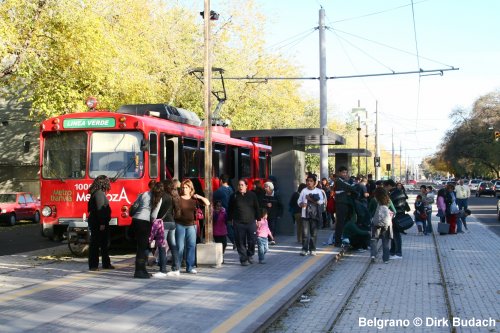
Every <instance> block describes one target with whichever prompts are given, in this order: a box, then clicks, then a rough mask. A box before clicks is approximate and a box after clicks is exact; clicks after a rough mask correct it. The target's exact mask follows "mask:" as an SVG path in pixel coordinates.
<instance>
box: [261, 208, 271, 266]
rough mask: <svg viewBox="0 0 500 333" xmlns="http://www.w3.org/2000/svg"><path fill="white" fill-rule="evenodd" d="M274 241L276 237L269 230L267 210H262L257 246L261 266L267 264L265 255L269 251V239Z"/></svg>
mask: <svg viewBox="0 0 500 333" xmlns="http://www.w3.org/2000/svg"><path fill="white" fill-rule="evenodd" d="M268 237H269V238H270V239H271V240H273V241H274V236H273V234H272V233H271V230H270V229H269V224H268V223H267V209H265V208H262V210H261V215H260V220H258V221H257V246H258V254H259V264H265V263H266V262H265V261H264V255H265V254H266V253H267V251H268V250H269V243H268V240H267V238H268Z"/></svg>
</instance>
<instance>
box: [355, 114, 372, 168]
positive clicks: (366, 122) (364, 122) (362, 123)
mask: <svg viewBox="0 0 500 333" xmlns="http://www.w3.org/2000/svg"><path fill="white" fill-rule="evenodd" d="M369 124H370V122H369V121H368V114H367V117H366V120H364V121H362V122H361V125H364V126H365V150H366V154H365V175H368V125H369ZM358 149H359V148H358Z"/></svg>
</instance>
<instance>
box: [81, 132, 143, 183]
mask: <svg viewBox="0 0 500 333" xmlns="http://www.w3.org/2000/svg"><path fill="white" fill-rule="evenodd" d="M142 139H143V136H142V134H141V133H139V132H95V133H92V135H91V137H90V170H89V174H90V177H92V178H95V177H97V176H99V175H106V176H108V177H110V178H140V177H141V176H142V174H143V172H144V153H143V152H142V151H141V149H140V147H141V140H142Z"/></svg>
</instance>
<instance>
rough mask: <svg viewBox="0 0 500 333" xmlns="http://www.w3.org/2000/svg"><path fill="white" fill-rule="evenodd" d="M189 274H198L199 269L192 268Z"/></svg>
mask: <svg viewBox="0 0 500 333" xmlns="http://www.w3.org/2000/svg"><path fill="white" fill-rule="evenodd" d="M188 273H189V274H198V271H197V270H196V269H194V268H193V269H192V270H190V271H189V272H188Z"/></svg>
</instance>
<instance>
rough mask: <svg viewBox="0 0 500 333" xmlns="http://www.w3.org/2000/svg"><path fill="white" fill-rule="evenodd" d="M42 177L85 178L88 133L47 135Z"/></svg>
mask: <svg viewBox="0 0 500 333" xmlns="http://www.w3.org/2000/svg"><path fill="white" fill-rule="evenodd" d="M43 140H44V147H43V164H42V177H43V178H45V179H65V178H83V177H84V176H85V166H86V161H87V133H86V132H59V133H47V134H46V135H45V137H44V139H43Z"/></svg>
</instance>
